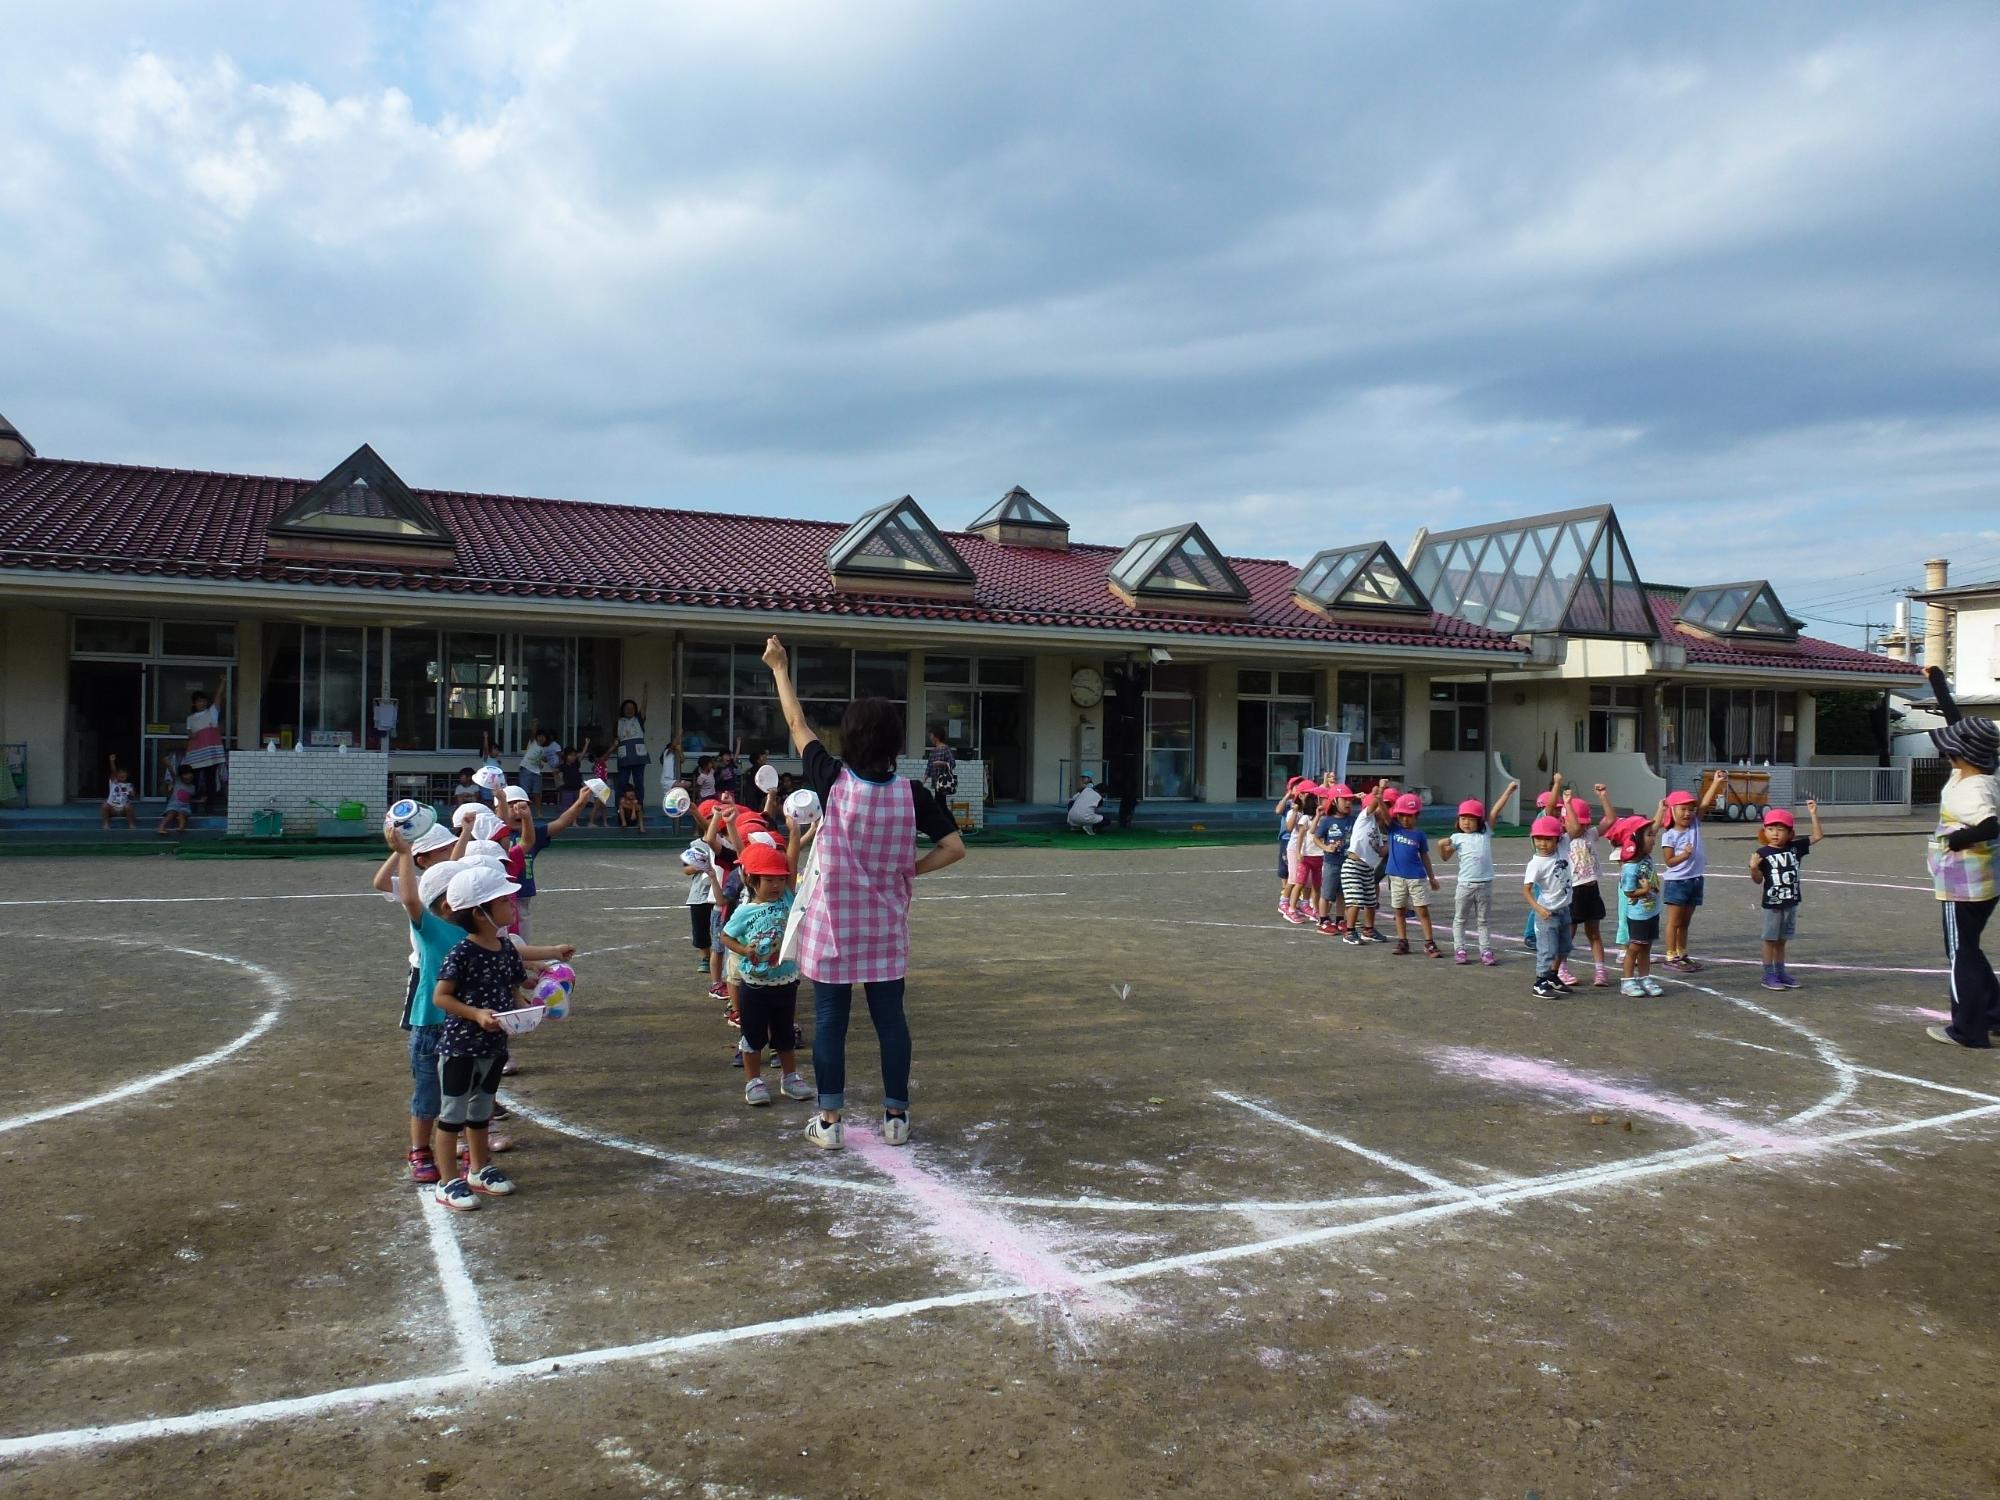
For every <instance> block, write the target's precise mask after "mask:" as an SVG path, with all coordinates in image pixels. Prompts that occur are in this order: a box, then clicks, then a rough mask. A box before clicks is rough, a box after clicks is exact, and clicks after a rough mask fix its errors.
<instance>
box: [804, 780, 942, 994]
mask: <svg viewBox="0 0 2000 1500" xmlns="http://www.w3.org/2000/svg"><path fill="white" fill-rule="evenodd" d="M818 858H819V884H818V885H817V887H816V888H815V889H814V890H813V892H812V894H811V896H810V897H809V898H808V900H807V904H806V909H805V914H804V915H803V916H802V917H800V919H799V969H800V971H801V972H802V973H803V974H804V975H805V976H806V978H808V979H817V980H819V981H820V982H821V983H823V984H866V983H868V982H870V981H872V980H882V979H901V978H902V977H903V975H904V974H905V973H907V972H908V970H909V967H910V888H911V887H912V886H913V885H914V884H915V883H916V865H917V808H916V802H915V800H914V799H913V798H912V797H911V795H910V784H909V783H908V782H907V781H905V780H904V779H903V778H902V777H900V776H897V777H893V778H891V779H890V780H888V781H883V782H876V781H864V780H862V779H861V778H860V777H859V776H856V775H855V774H854V773H853V772H852V771H849V770H847V769H846V768H845V767H843V768H842V770H841V773H840V778H839V779H838V780H837V781H835V782H834V784H833V790H832V791H831V792H830V793H828V795H827V799H826V821H825V822H823V823H822V824H821V825H820V830H819V856H818Z"/></svg>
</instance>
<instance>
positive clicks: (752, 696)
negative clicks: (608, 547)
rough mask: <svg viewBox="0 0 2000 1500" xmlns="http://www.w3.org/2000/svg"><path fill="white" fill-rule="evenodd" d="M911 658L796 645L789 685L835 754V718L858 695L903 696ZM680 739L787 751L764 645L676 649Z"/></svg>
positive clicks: (702, 749) (705, 750)
mask: <svg viewBox="0 0 2000 1500" xmlns="http://www.w3.org/2000/svg"><path fill="white" fill-rule="evenodd" d="M909 681H910V659H909V657H908V656H906V655H905V654H903V653H902V652H891V651H855V650H853V649H851V648H850V647H847V646H821V645H806V644H802V645H798V646H795V647H794V648H793V650H792V685H793V686H794V687H795V688H797V689H798V694H799V704H800V706H801V707H802V708H804V710H805V714H806V719H807V720H808V722H810V723H811V724H812V726H813V728H814V729H816V730H817V731H818V732H819V737H820V742H821V743H822V744H824V745H825V746H826V748H827V750H828V751H829V752H830V753H832V754H835V755H838V754H839V753H840V718H841V715H842V714H843V713H845V712H846V711H847V705H848V704H850V703H852V702H853V701H854V700H855V699H856V698H887V699H888V700H889V701H890V702H891V703H896V704H904V703H906V702H907V701H908V698H909ZM681 744H682V748H683V749H685V750H687V751H689V752H690V753H692V754H694V755H696V756H701V755H717V754H720V753H721V752H722V751H724V750H738V751H740V752H741V753H743V754H746V755H749V754H754V753H756V752H757V751H759V750H763V751H766V752H768V753H770V754H773V755H784V754H788V753H789V752H790V745H791V736H790V734H789V732H788V731H787V730H786V728H785V716H784V712H783V711H782V710H781V709H780V708H779V706H778V694H777V688H776V686H775V685H774V684H773V683H772V681H771V669H770V668H769V667H767V666H765V665H764V648H763V647H762V646H754V645H743V646H719V645H708V644H697V643H690V644H689V645H688V646H687V647H686V648H684V650H683V651H682V653H681Z"/></svg>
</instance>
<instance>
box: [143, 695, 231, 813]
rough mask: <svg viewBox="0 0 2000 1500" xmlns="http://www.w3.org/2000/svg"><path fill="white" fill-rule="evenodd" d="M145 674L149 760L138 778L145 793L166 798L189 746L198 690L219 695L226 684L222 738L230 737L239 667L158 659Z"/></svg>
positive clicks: (147, 751) (144, 795)
mask: <svg viewBox="0 0 2000 1500" xmlns="http://www.w3.org/2000/svg"><path fill="white" fill-rule="evenodd" d="M145 673H146V759H145V766H144V772H145V774H144V776H143V777H142V778H141V780H140V782H139V794H140V795H141V796H143V797H164V796H166V794H167V786H168V783H169V782H171V781H172V780H173V778H174V768H175V767H177V766H178V765H179V764H180V758H181V755H182V753H183V752H184V751H185V750H186V749H187V716H188V713H189V711H190V710H191V709H192V707H193V699H194V695H195V694H196V693H207V694H209V695H210V696H211V697H213V696H214V694H215V691H216V689H217V688H218V687H220V688H221V689H222V694H223V700H222V724H223V729H222V737H223V739H224V740H228V739H230V738H231V735H230V733H229V727H228V726H229V721H230V717H231V715H233V714H234V713H235V712H236V705H235V696H236V693H235V688H236V683H235V677H236V669H235V668H234V667H227V666H218V665H215V664H214V663H205V664H203V665H200V666H191V665H187V664H184V663H180V662H153V663H151V664H150V665H148V666H147V667H146V668H145Z"/></svg>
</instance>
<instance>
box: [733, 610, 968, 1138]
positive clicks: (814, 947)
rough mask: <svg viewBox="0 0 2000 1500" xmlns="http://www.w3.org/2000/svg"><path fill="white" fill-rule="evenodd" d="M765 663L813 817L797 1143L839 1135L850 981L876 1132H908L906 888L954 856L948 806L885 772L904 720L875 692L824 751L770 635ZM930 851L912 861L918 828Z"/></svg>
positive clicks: (961, 845) (803, 927)
mask: <svg viewBox="0 0 2000 1500" xmlns="http://www.w3.org/2000/svg"><path fill="white" fill-rule="evenodd" d="M764 661H765V663H766V665H768V666H769V667H770V668H771V675H772V677H773V678H774V679H775V680H776V683H777V689H778V701H779V704H780V705H781V706H782V707H783V709H784V712H785V723H786V725H787V727H788V728H789V729H790V730H791V734H792V743H793V745H794V746H795V747H796V748H797V750H798V752H799V756H800V758H801V760H802V761H803V762H804V769H805V781H806V785H807V786H809V787H811V788H812V789H813V790H814V791H815V792H817V793H818V794H819V799H820V804H821V806H822V807H823V808H824V810H825V812H824V818H823V820H822V821H821V823H820V826H819V832H818V834H817V835H816V836H815V839H814V853H813V872H812V874H811V876H810V877H809V878H808V879H806V880H804V881H802V882H801V887H800V892H799V898H798V899H799V902H800V907H801V910H800V913H799V921H798V932H797V956H798V961H799V968H800V970H801V971H802V972H803V973H804V975H805V977H806V978H807V979H809V980H811V981H812V987H813V1076H814V1082H815V1084H816V1086H817V1090H818V1094H819V1113H818V1114H817V1115H816V1116H815V1117H814V1118H813V1119H812V1120H811V1121H810V1122H809V1123H808V1124H807V1126H806V1139H807V1140H808V1141H809V1142H810V1143H811V1144H813V1145H815V1146H818V1147H820V1148H821V1149H822V1150H829V1151H832V1150H838V1149H840V1147H841V1146H843V1145H844V1144H845V1143H846V1142H845V1127H844V1125H843V1124H842V1121H841V1111H842V1110H843V1109H844V1108H845V1107H846V1103H847V1025H848V1020H849V1017H850V1015H851V1013H852V1009H853V1003H854V987H855V986H856V985H857V984H858V985H860V986H861V989H862V993H863V994H864V995H865V996H866V998H867V1003H868V1018H869V1020H870V1021H871V1022H873V1023H874V1026H875V1035H876V1039H877V1040H878V1041H879V1042H880V1044H881V1050H882V1139H883V1140H885V1141H887V1142H888V1143H889V1144H890V1145H892V1146H900V1145H902V1144H903V1143H904V1142H906V1141H908V1140H909V1138H910V1024H909V1021H908V1019H907V1017H906V1016H905V1015H904V1013H903V990H904V981H905V978H906V976H907V974H908V972H909V964H910V893H911V887H912V885H913V884H914V883H915V880H916V877H917V876H919V875H923V874H927V873H929V872H930V871H932V870H941V869H943V868H944V867H945V866H946V865H950V864H956V863H957V862H958V861H959V860H961V859H963V858H964V857H965V841H964V840H963V839H961V838H960V837H959V834H958V828H957V825H956V824H955V823H953V821H952V817H951V812H950V810H949V809H948V808H946V807H945V806H944V805H943V804H942V803H941V802H939V801H938V800H937V798H936V797H934V796H933V795H932V794H931V793H930V791H929V790H928V789H927V788H926V787H924V786H923V785H922V784H921V783H919V782H915V781H911V780H908V779H907V778H904V777H900V776H898V775H896V754H897V752H898V751H899V750H900V749H901V748H902V744H903V716H902V714H901V713H900V712H898V711H897V709H896V706H895V705H894V704H892V703H890V702H888V701H886V700H885V699H881V698H859V699H856V700H855V701H854V702H852V703H850V704H848V705H847V709H846V711H845V712H844V713H843V714H842V715H841V719H840V748H841V751H842V753H843V755H844V756H845V757H846V759H845V762H844V763H843V762H842V761H841V760H838V759H835V758H834V756H832V755H831V754H829V753H828V751H827V749H826V747H825V746H824V745H823V744H821V743H820V738H819V735H818V734H817V733H816V732H815V731H814V729H813V727H812V725H811V724H810V723H808V722H807V721H806V716H805V711H804V710H803V709H802V708H801V707H800V706H799V699H798V693H797V692H796V691H795V690H794V688H793V686H792V678H791V667H790V660H789V658H788V657H787V655H786V653H785V647H784V644H783V643H782V642H781V641H779V639H778V638H777V637H776V636H772V637H771V638H770V640H769V641H768V642H766V643H765V646H764ZM919 833H922V834H924V835H925V836H926V837H928V838H929V839H930V840H931V845H932V847H931V848H930V849H928V850H927V851H925V852H924V854H923V855H922V856H921V857H920V856H919V855H918V853H917V835H918V834H919Z"/></svg>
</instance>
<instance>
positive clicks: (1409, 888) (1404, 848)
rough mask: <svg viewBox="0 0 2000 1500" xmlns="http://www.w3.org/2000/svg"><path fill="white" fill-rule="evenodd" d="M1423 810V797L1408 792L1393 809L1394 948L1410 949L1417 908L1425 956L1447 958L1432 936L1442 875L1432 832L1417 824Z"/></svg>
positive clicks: (1391, 901) (1391, 905) (1391, 904)
mask: <svg viewBox="0 0 2000 1500" xmlns="http://www.w3.org/2000/svg"><path fill="white" fill-rule="evenodd" d="M1423 810H1424V802H1423V799H1422V798H1421V797H1418V796H1415V795H1414V794H1412V793H1408V792H1405V793H1404V794H1403V795H1402V796H1400V797H1398V798H1397V799H1396V801H1395V805H1394V807H1393V809H1392V811H1393V812H1394V814H1395V819H1396V821H1395V823H1394V824H1393V825H1392V826H1391V827H1390V829H1389V908H1390V910H1392V911H1393V912H1395V914H1396V946H1395V947H1394V948H1393V949H1392V950H1391V951H1392V952H1393V953H1397V954H1406V953H1408V952H1409V951H1410V928H1409V913H1410V912H1412V911H1414V912H1416V914H1417V921H1418V922H1419V923H1420V924H1421V925H1422V927H1423V929H1424V955H1425V957H1427V958H1443V957H1444V955H1443V954H1442V953H1440V952H1438V945H1437V941H1436V939H1435V938H1434V937H1432V935H1431V892H1432V891H1434V890H1437V889H1438V878H1437V872H1436V871H1435V870H1434V869H1432V868H1431V847H1430V845H1431V841H1430V835H1429V834H1427V833H1425V832H1424V831H1423V830H1422V829H1421V828H1419V827H1417V815H1418V814H1419V813H1421V812H1422V811H1423Z"/></svg>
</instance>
